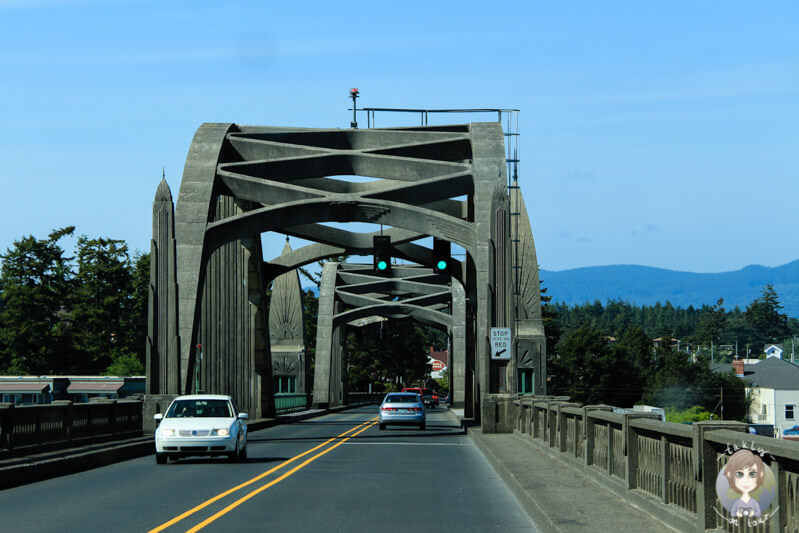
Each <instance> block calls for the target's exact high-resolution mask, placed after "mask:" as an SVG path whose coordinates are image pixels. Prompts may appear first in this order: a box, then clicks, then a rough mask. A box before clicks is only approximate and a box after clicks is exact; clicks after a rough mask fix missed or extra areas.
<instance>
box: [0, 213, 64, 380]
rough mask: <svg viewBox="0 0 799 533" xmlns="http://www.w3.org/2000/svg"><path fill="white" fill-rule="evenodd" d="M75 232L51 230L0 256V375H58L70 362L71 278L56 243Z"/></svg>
mask: <svg viewBox="0 0 799 533" xmlns="http://www.w3.org/2000/svg"><path fill="white" fill-rule="evenodd" d="M74 230H75V228H74V227H73V226H69V227H66V228H63V229H59V230H55V231H53V232H52V233H50V235H49V236H48V237H47V239H41V240H40V239H36V238H34V237H33V236H32V235H31V236H28V237H23V238H22V239H21V240H19V241H15V242H14V246H13V247H12V248H9V249H8V250H7V251H6V253H5V254H3V255H2V259H3V265H2V268H0V291H1V292H2V300H3V307H2V310H0V371H2V372H4V373H10V374H46V373H50V372H58V371H59V370H61V369H62V368H63V366H64V364H65V362H66V360H67V359H68V356H69V344H70V342H69V323H70V319H69V313H68V309H69V305H70V299H71V289H72V272H71V270H70V263H69V261H70V258H68V257H64V250H63V249H62V248H61V246H60V245H59V244H58V241H59V240H60V239H61V238H63V237H65V236H68V235H72V233H73V232H74Z"/></svg>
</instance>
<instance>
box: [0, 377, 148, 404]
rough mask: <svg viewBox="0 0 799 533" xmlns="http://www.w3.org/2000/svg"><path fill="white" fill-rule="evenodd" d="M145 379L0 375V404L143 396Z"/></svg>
mask: <svg viewBox="0 0 799 533" xmlns="http://www.w3.org/2000/svg"><path fill="white" fill-rule="evenodd" d="M146 381H147V378H145V377H144V376H128V377H113V376H0V401H2V402H3V403H13V404H46V403H52V402H53V401H54V400H72V401H73V402H75V403H79V402H87V401H89V399H90V398H110V399H119V398H129V397H136V396H137V395H144V391H145V383H146Z"/></svg>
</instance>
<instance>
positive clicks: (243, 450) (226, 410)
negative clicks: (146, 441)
mask: <svg viewBox="0 0 799 533" xmlns="http://www.w3.org/2000/svg"><path fill="white" fill-rule="evenodd" d="M153 418H154V419H155V420H160V421H161V423H160V424H159V425H158V427H157V428H156V430H155V462H156V463H158V464H159V465H162V464H166V462H167V460H168V459H170V458H171V459H176V458H177V457H185V456H189V455H225V456H227V457H228V458H229V459H230V460H231V461H238V460H244V459H246V458H247V424H245V423H244V421H245V420H247V419H248V418H249V417H248V416H247V413H239V410H238V409H237V408H236V404H235V402H234V401H233V398H231V397H230V396H222V395H216V394H194V395H189V396H178V397H177V398H175V399H174V400H173V401H172V403H171V404H169V408H168V409H167V410H166V414H164V415H162V414H161V413H157V414H156V415H155V416H154V417H153Z"/></svg>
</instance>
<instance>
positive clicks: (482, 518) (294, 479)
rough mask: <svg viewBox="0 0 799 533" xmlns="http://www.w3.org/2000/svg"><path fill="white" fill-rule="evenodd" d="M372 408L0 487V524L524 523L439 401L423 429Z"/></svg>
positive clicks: (1, 527) (327, 526) (54, 527)
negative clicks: (382, 419) (200, 451)
mask: <svg viewBox="0 0 799 533" xmlns="http://www.w3.org/2000/svg"><path fill="white" fill-rule="evenodd" d="M376 417H377V408H376V407H375V406H371V407H366V408H361V409H357V410H352V411H345V412H342V413H337V414H331V415H327V416H324V417H319V418H315V419H310V420H306V421H302V422H296V423H293V424H287V425H281V426H277V427H272V428H269V429H265V430H262V431H257V432H252V433H250V435H249V439H248V454H249V458H248V460H247V462H246V463H228V462H226V461H225V460H224V459H223V458H211V459H203V458H190V459H184V460H181V461H178V462H170V463H169V464H167V465H156V464H155V458H154V457H153V456H148V457H143V458H140V459H134V460H131V461H126V462H123V463H118V464H114V465H110V466H107V467H104V468H99V469H96V470H90V471H87V472H82V473H79V474H75V475H71V476H64V477H60V478H55V479H51V480H47V481H42V482H39V483H34V484H31V485H26V486H22V487H16V488H13V489H8V490H5V491H0V532H15V533H16V532H37V531H42V532H52V531H81V532H94V531H97V532H112V531H113V532H127V531H136V532H144V531H166V532H174V531H200V530H202V531H204V532H206V531H207V532H211V531H219V532H222V531H225V532H227V531H278V532H280V531H286V532H316V531H324V532H325V533H333V532H339V531H342V532H343V531H346V532H351V531H368V532H372V531H374V532H384V531H385V532H391V531H403V532H407V531H425V532H438V533H442V532H449V531H457V532H481V533H482V532H488V531H498V532H516V531H519V532H521V531H526V532H530V531H535V528H534V526H533V524H532V523H531V522H530V520H529V519H528V518H527V515H526V514H525V513H524V511H523V510H522V508H521V507H520V506H519V504H518V502H517V501H516V500H515V499H514V497H513V495H512V494H511V493H510V491H509V490H508V489H507V487H506V486H505V485H504V484H503V483H502V481H501V480H500V479H499V478H498V477H497V475H496V474H495V472H494V471H493V470H492V469H491V467H490V466H489V464H488V463H487V461H486V460H485V458H484V457H483V456H482V454H481V453H480V452H479V451H478V450H477V448H475V446H474V445H473V444H472V442H471V440H470V439H469V438H468V437H467V436H466V435H464V434H463V432H462V431H461V429H460V427H459V426H458V424H457V422H456V420H455V419H454V417H453V416H452V415H451V414H449V413H448V412H447V411H446V410H444V409H437V410H434V411H431V412H430V413H428V421H427V429H426V430H425V431H419V430H418V429H416V428H410V427H408V428H406V427H399V426H389V428H388V429H387V430H386V431H380V430H379V429H378V427H377V425H376ZM336 437H338V438H336ZM331 439H332V440H331ZM306 452H307V453H306ZM298 456H300V457H298Z"/></svg>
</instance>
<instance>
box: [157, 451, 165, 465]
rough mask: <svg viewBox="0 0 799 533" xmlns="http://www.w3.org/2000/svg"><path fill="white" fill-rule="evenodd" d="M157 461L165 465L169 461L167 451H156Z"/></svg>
mask: <svg viewBox="0 0 799 533" xmlns="http://www.w3.org/2000/svg"><path fill="white" fill-rule="evenodd" d="M155 462H156V464H159V465H165V464H166V462H167V456H166V454H165V453H156V454H155Z"/></svg>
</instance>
